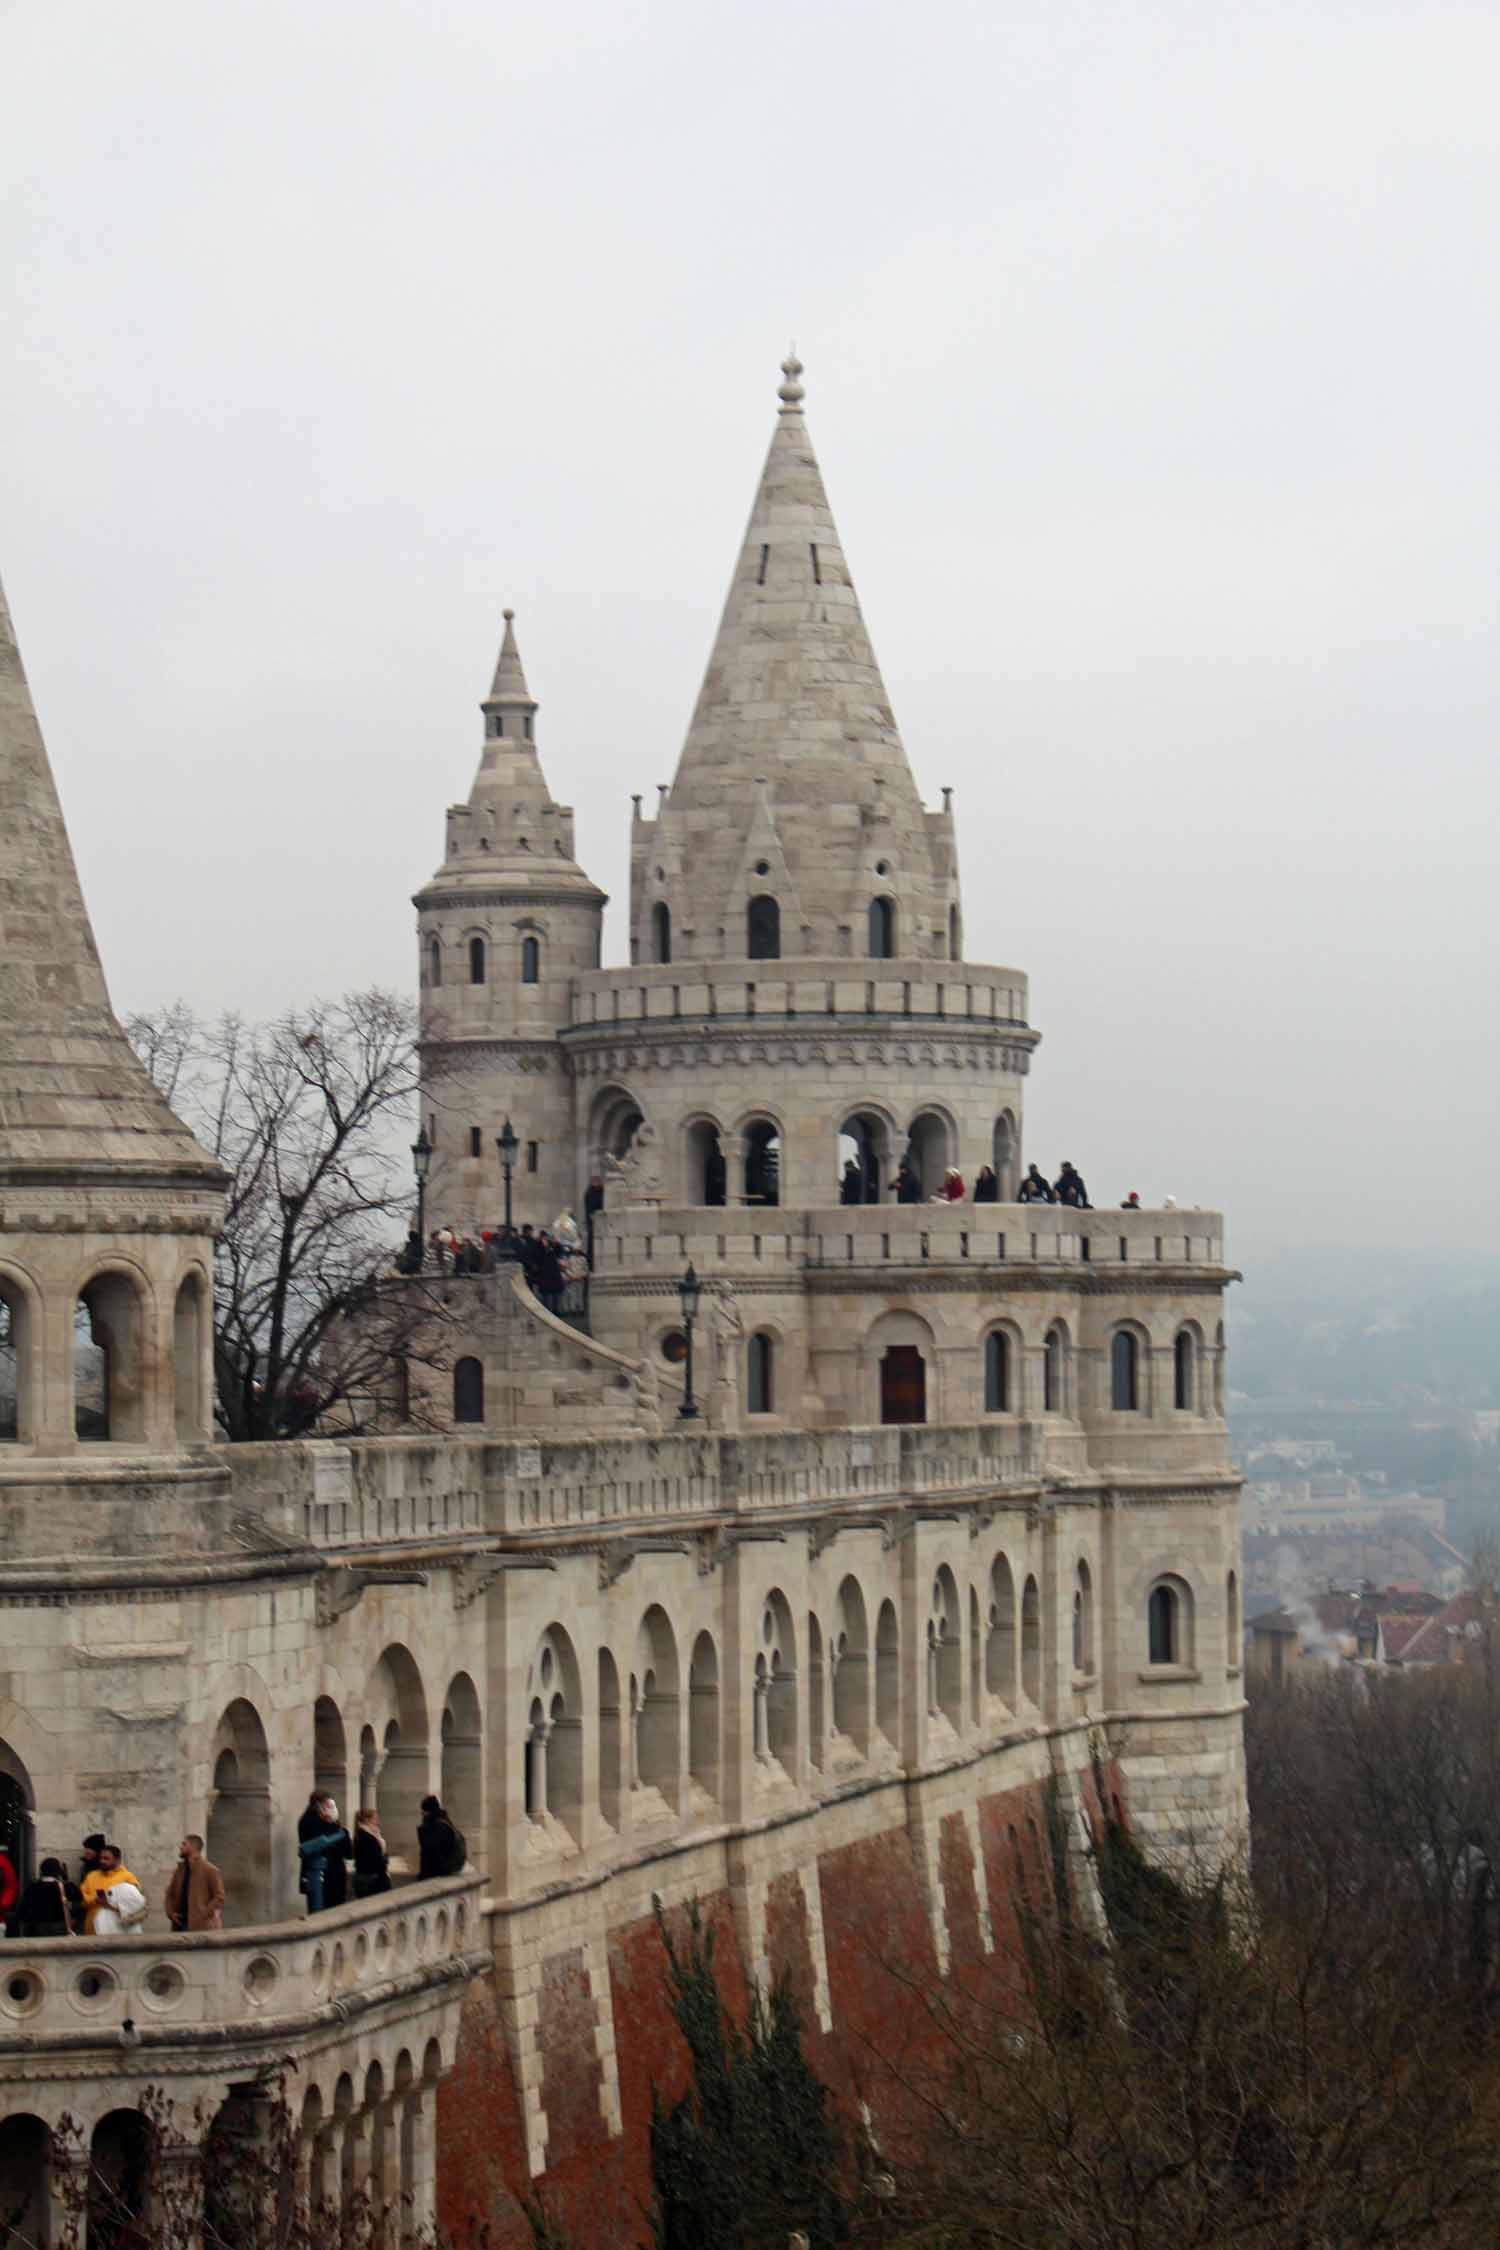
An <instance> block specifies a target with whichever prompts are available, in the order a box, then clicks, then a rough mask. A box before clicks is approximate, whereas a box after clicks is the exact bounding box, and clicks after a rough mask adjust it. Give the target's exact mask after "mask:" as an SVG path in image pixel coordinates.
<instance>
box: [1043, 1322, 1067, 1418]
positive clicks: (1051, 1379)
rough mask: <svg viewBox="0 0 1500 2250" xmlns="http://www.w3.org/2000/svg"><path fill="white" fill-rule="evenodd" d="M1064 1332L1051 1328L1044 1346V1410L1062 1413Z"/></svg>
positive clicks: (1048, 1412) (1046, 1412)
mask: <svg viewBox="0 0 1500 2250" xmlns="http://www.w3.org/2000/svg"><path fill="white" fill-rule="evenodd" d="M1063 1348H1064V1347H1063V1332H1062V1330H1061V1329H1060V1328H1049V1329H1048V1331H1047V1341H1046V1343H1045V1344H1044V1345H1043V1346H1042V1412H1043V1413H1044V1414H1061V1413H1063V1412H1064V1411H1065V1409H1064V1406H1063Z"/></svg>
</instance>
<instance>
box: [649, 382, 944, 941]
mask: <svg viewBox="0 0 1500 2250" xmlns="http://www.w3.org/2000/svg"><path fill="white" fill-rule="evenodd" d="M801 376H802V363H801V361H800V360H799V359H797V358H796V357H795V356H791V357H789V358H787V359H786V360H784V361H783V362H782V377H783V380H782V383H781V386H780V389H779V391H778V394H777V396H778V402H779V405H778V412H777V416H776V425H775V428H774V430H773V431H772V435H771V443H770V448H769V450H768V451H767V454H766V458H765V464H764V466H763V468H762V470H761V474H760V482H759V484H758V485H757V487H756V493H755V500H754V504H753V506H752V507H751V510H750V521H749V523H748V525H747V526H746V529H745V535H744V538H743V541H742V542H741V546H740V552H739V559H738V561H737V562H736V564H735V568H734V575H733V577H732V579H731V580H730V585H729V594H728V598H727V600H726V601H725V604H724V610H723V614H722V616H721V618H720V620H719V629H718V632H717V635H716V636H715V639H714V645H713V650H712V653H711V655H710V657H709V660H708V668H707V670H706V672H705V673H704V676H703V684H702V687H701V688H700V690H699V693H698V700H697V704H696V706H695V708H694V711H693V715H692V719H691V722H690V724H689V726H688V731H687V739H686V741H685V742H684V744H683V749H682V755H681V757H680V759H679V760H678V764H677V772H676V775H675V777H674V779H673V782H672V786H671V789H670V791H669V793H668V795H667V797H666V799H665V801H664V802H663V804H662V806H661V807H660V809H659V812H658V814H657V818H656V820H655V821H654V822H649V823H643V824H642V825H641V829H640V832H639V833H638V834H636V835H635V836H634V837H633V844H632V850H633V861H632V865H633V870H634V872H635V888H634V890H633V893H632V924H633V927H634V929H635V936H636V943H637V946H638V948H639V949H640V952H641V957H642V958H645V957H646V933H645V928H644V922H643V916H644V915H645V913H646V912H647V911H648V909H649V907H650V904H651V903H652V901H653V900H654V898H655V896H656V895H657V893H658V892H660V893H661V894H662V895H664V896H667V897H668V898H669V902H670V905H671V910H672V916H673V926H674V952H680V954H681V957H682V958H684V959H687V958H689V957H694V956H699V955H701V956H704V957H725V949H726V947H727V949H728V956H730V957H736V958H737V957H738V952H739V944H740V940H739V938H738V936H737V934H736V933H737V932H738V931H739V930H740V929H742V928H743V916H744V912H745V889H746V883H747V881H748V880H750V879H751V878H753V879H754V881H755V883H756V887H759V884H760V882H761V880H762V879H763V877H762V875H761V871H760V869H759V863H758V861H757V859H756V856H755V854H754V853H749V854H748V855H747V851H746V845H747V842H748V839H749V838H750V837H751V835H752V833H753V832H754V831H755V830H756V829H757V827H758V826H761V825H764V824H765V823H766V822H769V823H770V824H771V826H772V827H773V828H774V831H775V833H776V835H777V837H778V838H779V839H780V841H781V843H782V845H783V848H784V851H785V864H786V869H787V872H788V874H789V876H790V879H791V882H792V883H793V885H794V886H795V890H796V893H797V895H798V899H799V901H800V905H799V907H798V908H797V910H796V927H795V928H793V927H789V918H788V915H787V911H786V909H787V905H788V901H787V900H786V899H783V900H782V907H783V914H782V952H783V954H784V955H792V954H801V955H804V956H819V955H822V956H835V955H838V954H840V953H844V952H848V951H849V950H850V947H851V941H852V942H853V944H854V945H855V946H856V947H857V949H858V950H860V951H862V950H863V947H864V931H863V922H864V917H865V914H866V912H867V909H868V902H869V897H870V895H871V891H872V887H873V888H880V887H887V888H894V889H895V891H896V893H897V896H898V897H899V901H900V912H901V923H902V930H903V950H904V951H909V952H910V953H912V954H913V955H916V954H924V953H929V952H931V951H932V950H934V948H935V947H936V945H937V943H938V939H937V936H936V933H937V932H938V931H940V930H942V929H945V928H946V925H947V916H948V908H949V904H950V903H951V902H952V901H953V900H954V899H956V896H957V888H956V876H955V875H950V874H949V873H948V871H947V870H946V869H939V868H938V866H937V864H936V861H935V857H934V836H935V833H936V831H935V827H934V825H933V824H934V823H938V824H939V825H941V824H942V823H944V822H945V820H946V815H932V816H929V815H928V814H927V813H926V811H925V810H924V808H923V805H922V800H921V798H920V796H919V795H918V793H917V786H916V782H915V781H914V779H913V777H912V771H911V768H910V766H909V765H908V763H907V759H906V752H905V750H904V748H903V747H902V742H901V737H900V734H899V733H898V731H897V728H896V722H895V718H894V716H893V715H892V712H891V705H890V698H889V697H888V696H887V694H886V689H885V682H884V680H883V679H882V678H881V676H880V666H879V665H878V663H877V662H876V660H875V651H874V649H873V647H872V646H871V643H870V636H869V633H868V631H867V630H866V627H865V621H864V616H863V613H862V612H861V609H860V605H859V596H858V595H857V594H856V592H855V590H854V580H853V576H852V574H851V572H850V569H849V564H848V561H847V559H846V557H845V554H844V548H843V542H842V540H841V539H840V537H839V531H838V526H837V524H836V523H835V522H834V519H833V510H832V508H831V507H830V506H829V502H828V494H827V491H826V489H825V487H824V484H823V476H822V472H821V470H820V469H819V467H818V460H817V455H816V454H815V452H814V451H813V443H812V439H811V437H810V436H809V434H808V428H807V421H806V417H805V415H804V413H803V404H802V401H803V389H802V381H801ZM671 849H675V851H676V854H677V861H678V864H679V865H680V866H681V867H682V869H683V870H684V880H683V883H682V885H681V886H680V887H679V886H678V885H677V884H676V883H673V882H669V881H667V880H666V878H665V873H664V871H665V869H666V867H667V864H668V858H669V852H670V850H671ZM764 856H765V858H766V861H767V866H768V868H769V863H770V860H771V858H772V857H773V855H771V854H769V853H767V854H766V855H764ZM658 865H659V866H660V868H661V869H662V870H663V874H662V876H661V877H660V878H658V877H657V875H656V869H657V867H658ZM679 932H680V944H679V943H678V941H677V936H676V933H679Z"/></svg>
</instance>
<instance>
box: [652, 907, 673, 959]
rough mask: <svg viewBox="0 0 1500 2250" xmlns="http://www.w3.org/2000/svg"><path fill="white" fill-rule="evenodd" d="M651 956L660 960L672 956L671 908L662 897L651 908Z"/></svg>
mask: <svg viewBox="0 0 1500 2250" xmlns="http://www.w3.org/2000/svg"><path fill="white" fill-rule="evenodd" d="M651 958H652V959H653V961H661V962H667V961H670V960H671V958H672V909H671V908H670V906H668V904H667V902H666V900H665V899H662V898H659V899H658V900H657V902H656V904H655V905H654V906H653V907H652V909H651Z"/></svg>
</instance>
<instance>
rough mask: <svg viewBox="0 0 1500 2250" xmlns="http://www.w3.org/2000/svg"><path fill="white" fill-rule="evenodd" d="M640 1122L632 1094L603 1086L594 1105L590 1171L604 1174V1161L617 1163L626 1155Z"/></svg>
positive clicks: (641, 1115)
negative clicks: (611, 1160)
mask: <svg viewBox="0 0 1500 2250" xmlns="http://www.w3.org/2000/svg"><path fill="white" fill-rule="evenodd" d="M644 1123H645V1117H644V1114H643V1112H642V1110H641V1107H640V1104H639V1103H638V1102H637V1101H636V1099H635V1097H634V1095H632V1094H627V1093H626V1092H625V1090H624V1088H623V1087H621V1086H611V1087H607V1088H606V1089H605V1090H604V1092H603V1093H601V1094H600V1095H599V1096H598V1098H597V1099H596V1101H595V1103H594V1110H593V1128H592V1131H591V1133H590V1139H591V1141H592V1143H593V1149H594V1156H593V1163H592V1166H591V1169H592V1170H593V1171H595V1172H602V1173H605V1174H607V1173H608V1171H609V1164H608V1162H607V1161H606V1159H608V1158H614V1159H615V1160H617V1161H618V1160H620V1159H622V1158H624V1157H626V1156H628V1155H629V1154H630V1144H631V1142H632V1141H633V1140H634V1139H635V1136H636V1134H637V1133H638V1132H639V1131H640V1128H641V1126H642V1125H643V1124H644Z"/></svg>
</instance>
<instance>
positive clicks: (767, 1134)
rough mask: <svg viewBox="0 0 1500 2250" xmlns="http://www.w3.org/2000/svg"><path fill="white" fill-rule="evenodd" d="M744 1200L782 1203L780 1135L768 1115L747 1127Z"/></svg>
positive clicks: (756, 1119) (745, 1135)
mask: <svg viewBox="0 0 1500 2250" xmlns="http://www.w3.org/2000/svg"><path fill="white" fill-rule="evenodd" d="M744 1154H745V1201H746V1202H747V1203H780V1201H781V1134H780V1132H779V1130H778V1129H777V1127H776V1126H775V1125H774V1124H772V1122H771V1120H770V1118H768V1117H757V1118H755V1119H754V1120H753V1121H752V1122H751V1123H750V1124H749V1125H747V1126H746V1127H745V1134H744Z"/></svg>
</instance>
